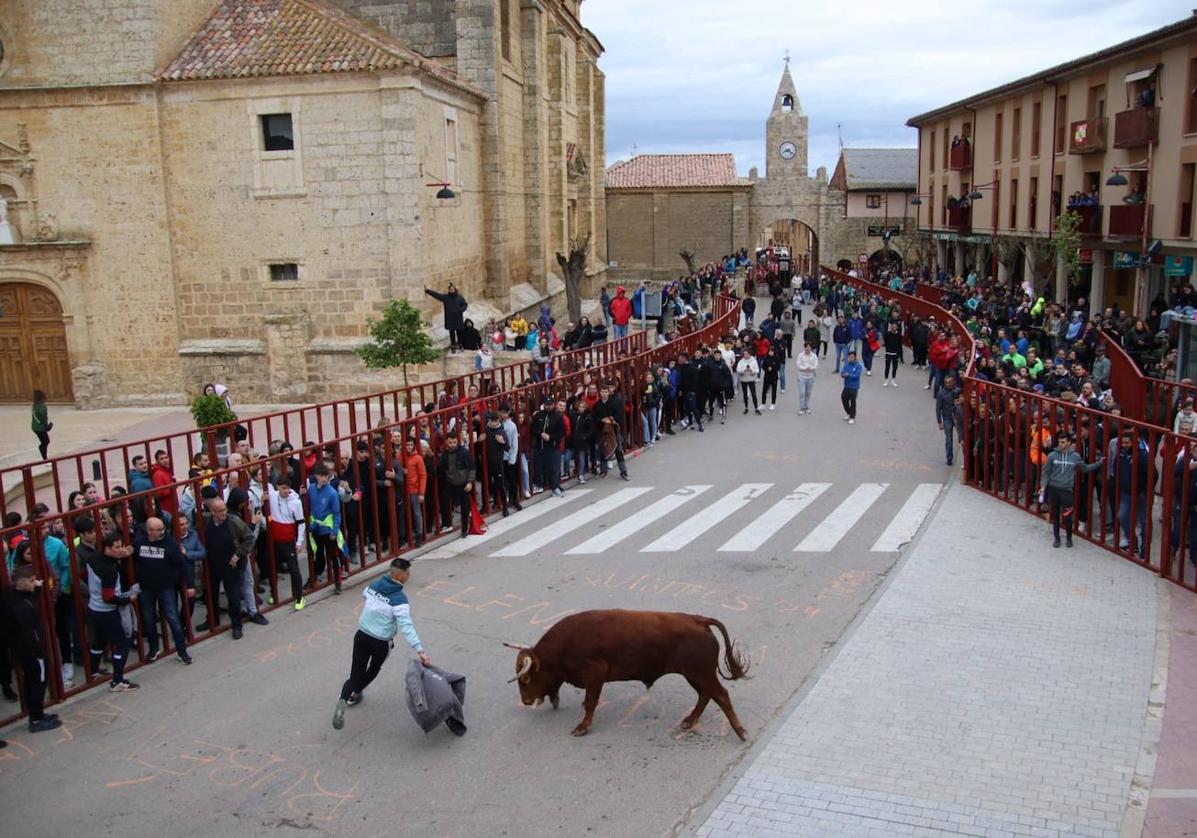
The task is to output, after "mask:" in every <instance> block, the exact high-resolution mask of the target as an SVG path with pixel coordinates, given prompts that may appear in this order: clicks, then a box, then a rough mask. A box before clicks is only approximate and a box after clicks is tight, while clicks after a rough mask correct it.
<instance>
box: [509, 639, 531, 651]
mask: <svg viewBox="0 0 1197 838" xmlns="http://www.w3.org/2000/svg"><path fill="white" fill-rule="evenodd" d="M502 643H503V645H504V646H506V647H507V648H508V649H515V650H516V651H517V652H527V651H529V650H531V648H532V647H531V646H521V645H520V644H519V643H508V642H507V641H502Z"/></svg>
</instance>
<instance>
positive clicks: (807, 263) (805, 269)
mask: <svg viewBox="0 0 1197 838" xmlns="http://www.w3.org/2000/svg"><path fill="white" fill-rule="evenodd" d="M768 248H773V249H774V250H777V249H780V248H784V249H785V251H787V252H788V253H789V256H790V270H791V271H792V272H793V273H798V274H810V273H812V272H813V271H814V270H815V266H817V265H818V264H819V238H818V236H817V235H815V231H814V230H813V229H812V228H811V226H810V225H809V224H807V223H806V222H804V221H799V220H798V219H796V218H781V219H778V220H776V221H774V222H773V223H771V224H768V225H766V226H765V227H764V228H763V229H762V230H761V232H760V236H759V239H758V241H757V251H758V254H759V252H760V251H762V250H766V249H768Z"/></svg>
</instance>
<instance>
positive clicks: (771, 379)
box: [761, 373, 777, 404]
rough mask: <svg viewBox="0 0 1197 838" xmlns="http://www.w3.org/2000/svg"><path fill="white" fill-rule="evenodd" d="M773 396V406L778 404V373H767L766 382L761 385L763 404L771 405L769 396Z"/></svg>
mask: <svg viewBox="0 0 1197 838" xmlns="http://www.w3.org/2000/svg"><path fill="white" fill-rule="evenodd" d="M770 393H772V394H773V404H777V373H765V382H764V384H762V385H761V404H768V403H769V394H770Z"/></svg>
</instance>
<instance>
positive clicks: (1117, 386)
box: [1098, 332, 1171, 427]
mask: <svg viewBox="0 0 1197 838" xmlns="http://www.w3.org/2000/svg"><path fill="white" fill-rule="evenodd" d="M1098 334H1099V335H1100V336H1101V342H1102V344H1104V345H1105V347H1106V357H1107V358H1109V359H1110V387H1111V389H1113V391H1114V396H1115V397H1116V398H1117V399H1118V404H1119V406H1120V407H1121V408H1122V415H1123V416H1129V417H1131V418H1132V419H1138V420H1140V421H1146V422H1151V421H1152V417H1151V416H1149V415H1148V412H1147V381H1146V379H1145V378H1144V376H1143V373H1142V372H1140V371H1139V366H1138V364H1136V363H1135V362H1134V359H1132V358H1131V356H1130V355H1128V354H1127V352H1126V350H1125V349H1123V348H1122V344H1120V343H1119V342H1118V341H1116V340H1114V339H1113V338H1111V337H1110V336H1109V335H1107V334H1106V333H1105V332H1099V333H1098ZM1164 421H1167V420H1166V419H1165V420H1164ZM1168 427H1171V426H1170V425H1169V426H1168Z"/></svg>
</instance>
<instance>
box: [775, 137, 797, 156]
mask: <svg viewBox="0 0 1197 838" xmlns="http://www.w3.org/2000/svg"><path fill="white" fill-rule="evenodd" d="M777 153H778V154H780V155H781V156H782V158H783V159H785V160H793V159H794V155H795V154H797V153H798V146H796V145H794V144H793V143H791V142H788V141H787V142H784V143H782V144H781V148H779V149H777Z"/></svg>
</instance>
